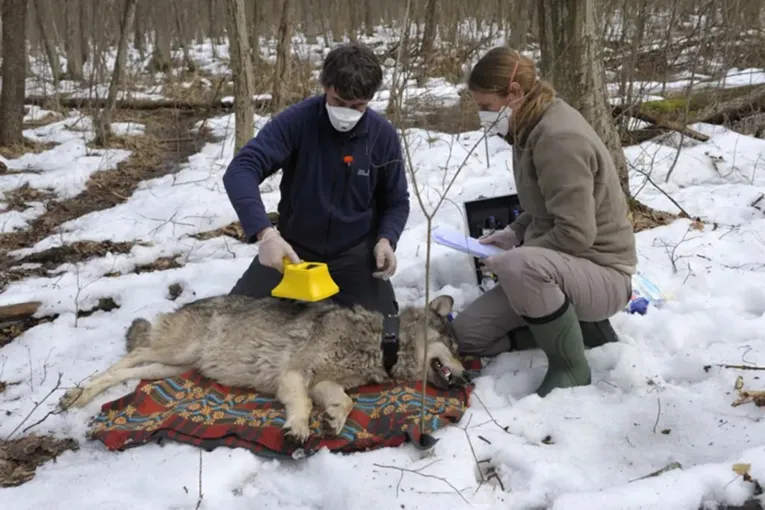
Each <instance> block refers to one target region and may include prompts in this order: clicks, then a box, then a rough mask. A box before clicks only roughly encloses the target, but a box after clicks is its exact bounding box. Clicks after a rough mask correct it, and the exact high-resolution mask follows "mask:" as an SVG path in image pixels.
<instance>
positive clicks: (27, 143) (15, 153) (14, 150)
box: [0, 138, 56, 159]
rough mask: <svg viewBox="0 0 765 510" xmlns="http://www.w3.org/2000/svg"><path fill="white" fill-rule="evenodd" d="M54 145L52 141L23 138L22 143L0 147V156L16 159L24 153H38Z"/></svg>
mask: <svg viewBox="0 0 765 510" xmlns="http://www.w3.org/2000/svg"><path fill="white" fill-rule="evenodd" d="M55 146H56V144H55V143H53V142H46V143H43V142H38V141H35V140H30V139H28V138H24V142H23V143H19V144H16V145H12V146H10V147H0V156H3V157H4V158H5V159H17V158H20V157H21V156H23V155H24V154H40V153H41V152H45V151H47V150H50V149H52V148H53V147H55Z"/></svg>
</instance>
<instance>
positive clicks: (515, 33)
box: [507, 0, 534, 50]
mask: <svg viewBox="0 0 765 510" xmlns="http://www.w3.org/2000/svg"><path fill="white" fill-rule="evenodd" d="M533 7H534V6H533V3H532V0H514V2H513V15H512V16H510V35H509V37H508V38H507V43H508V44H509V45H510V47H512V48H515V49H517V50H521V49H523V48H524V47H525V46H526V44H527V43H528V37H529V29H530V28H531V16H532V12H533Z"/></svg>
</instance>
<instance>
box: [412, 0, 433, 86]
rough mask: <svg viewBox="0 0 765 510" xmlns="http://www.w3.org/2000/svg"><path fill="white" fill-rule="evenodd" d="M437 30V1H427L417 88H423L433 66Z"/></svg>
mask: <svg viewBox="0 0 765 510" xmlns="http://www.w3.org/2000/svg"><path fill="white" fill-rule="evenodd" d="M437 28H438V0H428V3H427V4H426V5H425V27H424V28H423V32H422V46H421V49H420V53H421V54H422V69H421V71H420V72H419V73H418V75H417V86H418V87H424V86H425V82H426V80H427V78H428V76H429V75H430V69H431V67H432V64H433V57H434V48H435V44H436V30H437Z"/></svg>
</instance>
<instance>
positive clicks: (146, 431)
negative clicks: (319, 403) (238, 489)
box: [88, 358, 480, 458]
mask: <svg viewBox="0 0 765 510" xmlns="http://www.w3.org/2000/svg"><path fill="white" fill-rule="evenodd" d="M463 362H464V363H465V367H466V368H468V370H469V373H470V375H471V376H473V377H475V376H476V375H477V373H478V370H479V369H480V360H479V359H474V358H471V359H466V360H463ZM471 389H472V388H470V387H468V388H466V389H462V390H457V389H454V390H449V391H444V390H439V389H437V388H433V387H432V386H430V385H429V386H428V388H427V390H426V400H425V406H426V408H425V419H426V427H425V429H426V430H427V431H430V432H432V431H435V430H437V429H439V428H441V427H443V426H445V425H448V424H450V423H456V422H458V421H459V420H460V419H461V418H462V415H463V414H464V413H465V410H466V408H467V405H468V398H469V396H470V391H471ZM421 390H422V385H421V383H415V384H411V385H404V384H400V385H392V384H391V385H374V386H365V387H360V388H357V389H356V390H355V391H352V392H349V395H350V397H351V398H352V399H353V401H354V403H355V406H354V409H353V411H352V412H351V414H350V416H349V417H348V421H347V422H346V424H345V428H344V429H343V431H342V433H341V434H340V435H339V436H334V435H333V434H332V433H331V432H328V433H325V432H324V430H325V429H326V426H325V425H324V424H323V423H322V422H321V414H320V413H321V409H314V412H313V414H312V416H311V430H312V433H311V436H310V437H309V438H308V441H307V442H306V443H305V444H303V445H302V446H301V445H296V444H295V443H293V442H291V441H290V440H289V438H287V437H285V434H284V432H283V431H282V428H281V427H282V424H283V423H284V407H283V406H282V405H281V404H280V403H279V402H278V401H276V400H275V399H273V398H270V397H265V396H262V395H258V394H256V393H253V392H251V391H249V390H244V389H239V388H230V387H226V386H222V385H220V384H217V383H215V382H214V381H211V380H209V379H206V378H205V377H202V376H201V375H200V374H199V373H197V372H195V371H190V372H187V373H185V374H182V375H180V376H178V377H171V378H168V379H163V380H160V381H141V382H140V383H139V384H138V387H137V388H136V390H135V391H134V392H133V393H130V394H128V395H125V396H123V397H122V398H119V399H117V400H114V401H112V402H107V403H106V404H104V405H103V406H102V407H101V412H100V413H99V414H98V415H97V416H96V417H95V418H94V420H93V422H92V423H91V428H90V430H89V434H88V435H89V438H90V439H95V440H99V441H101V442H103V443H104V445H106V447H107V448H108V449H110V450H124V449H126V448H131V447H136V446H140V445H143V444H146V443H148V442H150V441H155V442H161V441H163V440H165V439H170V440H173V441H177V442H180V443H186V444H193V445H196V446H199V447H201V448H204V449H205V450H208V451H210V450H213V449H215V448H217V447H218V446H228V447H232V448H246V449H248V450H250V451H252V452H253V453H256V454H258V455H262V456H267V457H276V458H288V457H291V458H299V457H303V456H308V455H312V454H313V453H315V452H317V451H318V450H319V449H320V448H323V447H326V448H328V449H329V450H331V451H336V452H346V453H347V452H354V451H361V450H372V449H377V448H381V447H385V446H398V445H400V444H402V443H404V442H405V441H412V442H413V443H414V444H415V445H418V446H423V445H427V444H428V443H432V441H433V440H432V438H431V437H429V436H428V437H420V427H419V421H420V399H421Z"/></svg>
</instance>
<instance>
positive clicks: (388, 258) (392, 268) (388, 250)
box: [372, 238, 396, 280]
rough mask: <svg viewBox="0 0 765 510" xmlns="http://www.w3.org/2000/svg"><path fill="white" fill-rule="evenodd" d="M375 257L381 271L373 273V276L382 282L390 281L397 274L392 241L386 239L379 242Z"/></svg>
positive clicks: (376, 246)
mask: <svg viewBox="0 0 765 510" xmlns="http://www.w3.org/2000/svg"><path fill="white" fill-rule="evenodd" d="M374 255H375V262H376V265H377V269H379V271H376V272H374V273H372V276H374V277H375V278H380V279H382V280H388V279H390V277H391V276H393V274H394V273H395V272H396V254H395V253H394V252H393V247H392V246H391V245H390V241H388V240H387V239H385V238H383V239H380V240H379V241H377V244H376V245H375V249H374Z"/></svg>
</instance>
